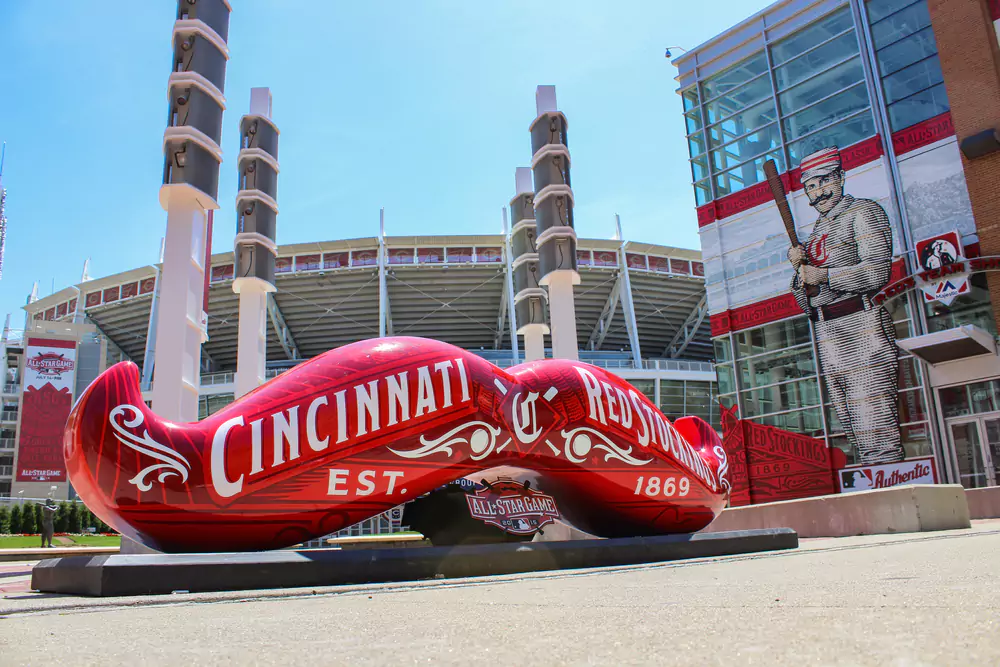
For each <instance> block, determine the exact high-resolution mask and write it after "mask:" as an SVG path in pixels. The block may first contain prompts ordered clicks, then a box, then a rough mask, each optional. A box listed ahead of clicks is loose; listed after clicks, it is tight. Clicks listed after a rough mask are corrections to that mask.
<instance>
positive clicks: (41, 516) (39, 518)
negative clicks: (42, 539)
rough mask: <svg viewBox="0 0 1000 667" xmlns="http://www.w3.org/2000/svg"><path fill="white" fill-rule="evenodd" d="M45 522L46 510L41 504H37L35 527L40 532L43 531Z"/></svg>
mask: <svg viewBox="0 0 1000 667" xmlns="http://www.w3.org/2000/svg"><path fill="white" fill-rule="evenodd" d="M44 522H45V512H43V511H42V506H41V505H35V528H36V529H37V530H38V532H39V533H40V532H42V525H43V524H44Z"/></svg>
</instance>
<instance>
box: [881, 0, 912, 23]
mask: <svg viewBox="0 0 1000 667" xmlns="http://www.w3.org/2000/svg"><path fill="white" fill-rule="evenodd" d="M923 1H924V0H868V3H867V5H868V20H869V21H871V22H872V23H875V22H877V21H881V20H882V19H884V18H885V17H886V16H888V15H889V14H895V13H896V12H898V11H899V10H900V9H903V8H904V7H908V6H910V5H912V4H913V3H914V2H923Z"/></svg>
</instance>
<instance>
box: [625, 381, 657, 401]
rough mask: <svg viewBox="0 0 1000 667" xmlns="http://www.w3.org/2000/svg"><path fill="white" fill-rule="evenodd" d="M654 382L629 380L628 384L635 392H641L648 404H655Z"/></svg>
mask: <svg viewBox="0 0 1000 667" xmlns="http://www.w3.org/2000/svg"><path fill="white" fill-rule="evenodd" d="M655 382H656V380H630V381H629V384H631V385H632V386H633V387H635V389H636V391H639V392H641V393H642V394H644V395H645V396H646V398H648V399H649V400H650V402H652V403H654V404H655V402H656V385H655V384H654V383H655Z"/></svg>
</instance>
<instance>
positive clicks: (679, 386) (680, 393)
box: [660, 380, 686, 421]
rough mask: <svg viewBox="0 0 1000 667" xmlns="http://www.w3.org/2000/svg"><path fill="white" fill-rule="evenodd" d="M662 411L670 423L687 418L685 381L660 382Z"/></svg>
mask: <svg viewBox="0 0 1000 667" xmlns="http://www.w3.org/2000/svg"><path fill="white" fill-rule="evenodd" d="M660 411H661V412H662V413H663V414H664V415H666V417H667V418H668V419H670V421H673V420H675V419H677V418H678V417H684V416H686V411H685V408H684V381H683V380H660Z"/></svg>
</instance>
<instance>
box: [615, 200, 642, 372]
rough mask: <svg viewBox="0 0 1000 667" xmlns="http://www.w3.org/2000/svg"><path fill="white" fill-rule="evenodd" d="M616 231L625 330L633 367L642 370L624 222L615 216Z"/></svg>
mask: <svg viewBox="0 0 1000 667" xmlns="http://www.w3.org/2000/svg"><path fill="white" fill-rule="evenodd" d="M615 229H616V230H617V232H618V239H619V240H620V241H621V245H620V246H618V265H619V266H620V267H621V278H622V291H621V300H622V310H623V311H625V328H626V330H627V331H628V342H629V347H631V348H632V365H633V366H635V367H636V368H642V352H641V351H640V349H639V330H638V326H637V325H636V322H635V304H634V303H633V302H632V280H631V278H630V277H629V272H628V257H626V254H625V237H624V236H623V235H622V221H621V218H620V217H618V214H617V213H616V214H615Z"/></svg>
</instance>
